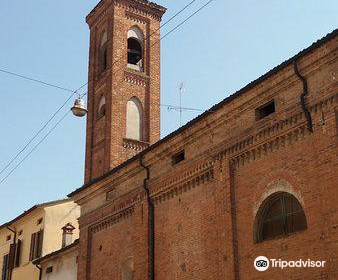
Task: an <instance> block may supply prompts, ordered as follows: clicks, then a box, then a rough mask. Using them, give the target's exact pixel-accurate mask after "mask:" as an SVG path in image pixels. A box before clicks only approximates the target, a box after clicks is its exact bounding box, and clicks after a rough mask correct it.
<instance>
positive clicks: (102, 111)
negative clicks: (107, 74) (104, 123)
mask: <svg viewBox="0 0 338 280" xmlns="http://www.w3.org/2000/svg"><path fill="white" fill-rule="evenodd" d="M105 115H106V98H105V97H104V96H102V97H101V99H100V102H99V105H98V106H97V118H98V119H100V118H102V117H103V116H105Z"/></svg>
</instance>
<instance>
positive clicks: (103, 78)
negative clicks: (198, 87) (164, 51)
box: [85, 1, 160, 182]
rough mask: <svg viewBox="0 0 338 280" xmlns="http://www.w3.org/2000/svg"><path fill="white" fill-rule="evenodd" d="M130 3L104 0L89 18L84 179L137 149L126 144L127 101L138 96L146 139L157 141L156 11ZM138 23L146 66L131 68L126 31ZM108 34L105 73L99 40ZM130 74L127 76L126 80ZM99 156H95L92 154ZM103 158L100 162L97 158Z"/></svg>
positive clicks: (158, 131) (103, 170)
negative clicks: (100, 109) (100, 111)
mask: <svg viewBox="0 0 338 280" xmlns="http://www.w3.org/2000/svg"><path fill="white" fill-rule="evenodd" d="M127 7H128V6H126V4H123V3H122V2H121V3H115V4H112V2H111V1H102V3H101V4H100V5H99V6H98V8H97V10H95V11H94V12H93V14H92V15H91V16H90V17H89V18H88V24H89V26H90V33H91V39H90V58H89V84H88V90H89V92H88V108H89V111H88V116H87V147H86V166H85V181H86V182H88V181H90V180H91V179H95V178H97V177H99V176H100V175H102V174H103V173H104V172H107V171H108V170H110V169H111V168H113V167H114V166H116V165H118V164H120V163H122V162H124V161H125V160H127V159H128V158H130V157H131V156H133V155H135V154H136V153H137V152H139V150H135V149H128V148H125V147H124V146H123V138H125V135H126V105H127V101H128V100H129V99H130V98H132V97H134V96H135V97H137V98H138V99H139V100H140V102H141V104H142V107H143V120H142V122H143V139H142V140H143V141H144V142H146V143H150V144H152V143H154V142H156V141H158V140H159V137H160V106H159V102H160V59H159V58H160V47H159V44H155V43H156V42H157V41H158V40H159V32H156V33H154V31H156V30H157V29H158V28H159V24H160V22H159V18H158V16H152V15H150V14H148V15H147V14H141V15H140V13H139V12H137V11H136V12H133V11H131V10H132V9H130V8H127ZM135 25H136V26H137V27H139V29H140V30H141V31H142V32H143V35H144V37H145V38H146V37H148V36H150V35H151V34H153V33H154V34H153V35H152V36H151V37H150V38H149V40H147V41H146V43H145V44H144V58H143V60H144V68H145V69H144V72H143V73H140V72H137V71H134V70H130V69H128V68H127V32H128V30H129V29H130V28H131V27H132V26H135ZM104 32H107V34H108V42H107V46H108V60H109V61H108V69H107V70H106V71H105V72H103V73H101V72H100V67H99V46H100V41H101V36H102V34H103V33H104ZM126 80H127V81H126ZM102 95H105V97H106V104H107V105H106V116H105V118H103V119H102V120H98V119H97V117H96V115H97V106H98V103H99V100H100V98H101V96H102ZM93 159H95V160H93ZM99 161H101V163H98V162H99Z"/></svg>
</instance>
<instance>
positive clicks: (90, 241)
mask: <svg viewBox="0 0 338 280" xmlns="http://www.w3.org/2000/svg"><path fill="white" fill-rule="evenodd" d="M164 12H165V8H163V7H161V6H159V5H156V4H154V3H150V2H148V1H146V0H116V1H108V0H103V1H101V2H100V3H99V4H98V5H97V6H96V7H95V8H94V10H93V11H92V12H91V13H90V14H89V16H88V17H87V22H88V24H89V27H90V32H91V37H90V59H89V85H88V87H89V93H88V118H87V138H86V140H87V146H86V163H85V184H84V185H83V186H82V187H81V188H79V189H77V190H75V191H74V192H72V193H71V194H70V195H69V196H70V197H71V198H73V199H74V201H75V202H76V203H78V204H79V205H80V206H81V217H80V219H79V227H80V241H79V257H78V280H99V279H100V280H106V279H107V280H108V279H118V280H119V279H121V280H131V279H134V280H145V279H151V280H154V279H156V280H169V279H170V280H171V279H177V280H178V279H179V280H188V279H189V280H192V279H194V280H195V279H201V280H202V279H203V280H209V279H210V280H211V279H337V278H338V243H337V239H338V203H337V202H338V198H337V197H338V188H337V184H338V178H337V177H338V175H337V174H338V157H337V152H338V149H337V145H338V137H337V136H338V106H337V89H338V87H337V69H338V63H337V57H336V49H337V30H336V31H333V32H332V33H330V34H328V35H327V36H326V37H324V38H322V39H320V40H319V41H317V42H316V43H314V44H313V45H311V46H310V47H308V48H307V49H305V50H303V51H301V52H300V53H298V54H297V55H295V56H294V57H292V58H290V59H289V60H287V61H285V62H283V63H282V64H280V65H278V66H277V67H275V68H274V69H272V70H270V71H269V72H268V73H266V74H264V75H263V76H261V77H260V78H258V79H257V80H255V81H253V82H251V83H250V84H248V85H247V86H246V87H244V88H243V89H241V90H239V91H238V92H236V93H234V94H233V95H231V96H229V97H227V98H226V99H224V100H223V101H222V102H220V103H219V104H217V105H215V106H213V107H212V108H211V109H210V110H208V111H206V112H205V113H203V114H202V115H200V116H199V117H197V118H196V119H194V120H192V121H190V122H189V123H187V124H186V125H184V126H183V127H181V128H180V129H178V130H177V131H175V132H173V133H171V134H170V135H168V136H166V137H165V138H163V139H161V140H160V134H159V123H160V119H159V118H160V117H159V112H160V106H159V102H160V65H159V61H160V48H159V44H158V40H159V38H160V37H159V31H158V29H159V27H160V20H161V17H162V15H163V13H164ZM259 256H265V257H266V258H268V259H269V260H271V259H275V260H277V261H278V260H281V261H298V260H300V259H302V260H304V261H307V260H311V261H316V262H317V261H321V262H324V265H323V266H322V267H307V268H297V267H285V268H283V269H281V268H280V267H276V265H273V264H272V263H271V261H270V267H269V268H268V269H267V270H265V271H258V270H257V269H255V266H254V262H255V259H256V258H257V257H259ZM273 266H274V267H273Z"/></svg>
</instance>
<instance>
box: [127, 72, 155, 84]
mask: <svg viewBox="0 0 338 280" xmlns="http://www.w3.org/2000/svg"><path fill="white" fill-rule="evenodd" d="M124 80H125V81H126V82H128V83H131V84H134V85H137V86H141V87H146V86H147V85H148V82H149V77H147V76H145V75H142V74H138V73H132V72H129V71H125V72H124Z"/></svg>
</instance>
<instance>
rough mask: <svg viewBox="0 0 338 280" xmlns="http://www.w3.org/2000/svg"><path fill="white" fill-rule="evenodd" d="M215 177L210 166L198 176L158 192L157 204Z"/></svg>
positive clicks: (155, 197)
mask: <svg viewBox="0 0 338 280" xmlns="http://www.w3.org/2000/svg"><path fill="white" fill-rule="evenodd" d="M213 179H214V170H213V168H210V169H208V170H206V171H205V172H203V173H201V174H198V175H197V176H195V177H193V178H190V179H189V180H186V181H185V182H181V183H178V184H177V185H172V186H171V187H168V186H167V188H165V189H163V190H162V191H161V192H160V193H157V194H155V195H154V196H153V199H154V202H155V204H158V203H161V202H163V201H165V200H168V199H170V198H172V197H174V196H177V195H180V194H182V193H184V192H187V191H189V190H191V189H193V188H195V187H197V186H200V185H203V184H204V183H207V182H210V181H212V180H213Z"/></svg>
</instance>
